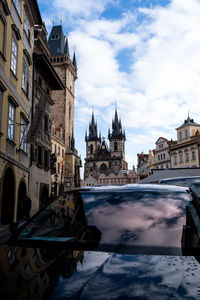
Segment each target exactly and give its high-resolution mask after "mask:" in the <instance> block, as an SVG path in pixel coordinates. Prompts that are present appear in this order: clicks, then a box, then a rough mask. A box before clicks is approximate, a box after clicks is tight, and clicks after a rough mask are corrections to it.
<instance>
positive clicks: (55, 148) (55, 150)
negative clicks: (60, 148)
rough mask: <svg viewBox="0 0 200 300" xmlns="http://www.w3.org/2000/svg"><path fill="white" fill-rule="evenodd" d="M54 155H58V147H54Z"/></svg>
mask: <svg viewBox="0 0 200 300" xmlns="http://www.w3.org/2000/svg"><path fill="white" fill-rule="evenodd" d="M54 153H55V154H56V153H57V146H56V145H54Z"/></svg>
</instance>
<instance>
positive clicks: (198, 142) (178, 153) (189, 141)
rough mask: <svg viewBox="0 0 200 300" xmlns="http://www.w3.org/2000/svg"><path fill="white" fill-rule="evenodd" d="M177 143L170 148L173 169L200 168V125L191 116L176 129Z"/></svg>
mask: <svg viewBox="0 0 200 300" xmlns="http://www.w3.org/2000/svg"><path fill="white" fill-rule="evenodd" d="M176 130H177V142H176V143H172V144H171V147H170V158H171V167H172V168H193V167H199V166H200V124H198V123H196V122H194V120H193V119H191V118H190V117H189V116H188V118H187V119H186V120H185V121H184V123H183V124H182V125H181V126H180V127H178V128H176Z"/></svg>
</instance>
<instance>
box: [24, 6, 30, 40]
mask: <svg viewBox="0 0 200 300" xmlns="http://www.w3.org/2000/svg"><path fill="white" fill-rule="evenodd" d="M30 28H31V26H30V23H29V19H28V15H27V13H26V11H24V31H25V33H26V36H27V38H28V39H29V40H30Z"/></svg>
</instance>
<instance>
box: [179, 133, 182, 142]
mask: <svg viewBox="0 0 200 300" xmlns="http://www.w3.org/2000/svg"><path fill="white" fill-rule="evenodd" d="M179 140H182V132H179Z"/></svg>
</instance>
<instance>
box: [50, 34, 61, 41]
mask: <svg viewBox="0 0 200 300" xmlns="http://www.w3.org/2000/svg"><path fill="white" fill-rule="evenodd" d="M59 38H60V36H59V34H57V33H55V34H52V36H51V39H52V40H59Z"/></svg>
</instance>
